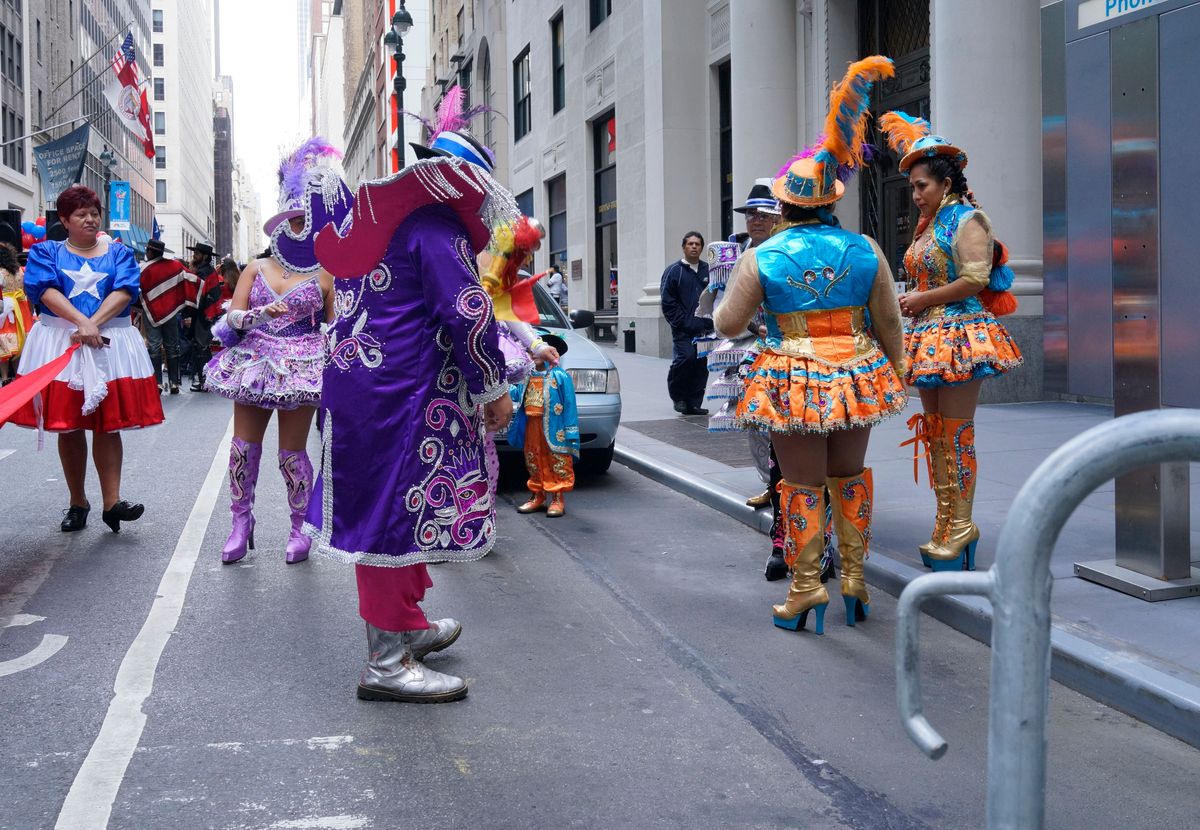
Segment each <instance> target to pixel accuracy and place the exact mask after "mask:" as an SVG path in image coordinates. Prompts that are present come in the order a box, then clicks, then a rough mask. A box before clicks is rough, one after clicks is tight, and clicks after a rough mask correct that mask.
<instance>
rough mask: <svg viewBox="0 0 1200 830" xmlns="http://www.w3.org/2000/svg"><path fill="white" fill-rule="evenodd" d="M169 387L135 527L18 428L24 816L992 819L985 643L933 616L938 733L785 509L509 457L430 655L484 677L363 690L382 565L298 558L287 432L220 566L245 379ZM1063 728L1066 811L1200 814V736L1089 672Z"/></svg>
mask: <svg viewBox="0 0 1200 830" xmlns="http://www.w3.org/2000/svg"><path fill="white" fill-rule="evenodd" d="M165 403H166V405H167V413H168V423H167V424H166V425H164V426H162V427H159V428H156V429H152V430H148V431H146V432H144V433H140V434H131V435H129V436H127V438H126V442H125V445H126V463H125V470H126V474H125V488H124V494H125V495H126V497H127V498H130V499H131V500H138V501H142V502H144V503H145V504H146V508H147V509H146V515H145V518H143V519H142V520H141V521H140V522H138V523H136V524H134V525H128V526H126V529H125V530H124V531H123V532H122V533H121V534H120V535H114V534H112V533H110V532H109V531H108V529H107V528H105V527H104V526H103V524H102V523H101V522H100V520H99V508H98V507H97V509H96V510H95V512H94V513H93V515H92V517H91V519H90V521H89V526H88V528H87V529H86V530H84V531H83V532H81V533H77V534H71V535H65V534H61V533H59V532H58V529H57V525H58V521H59V520H60V518H61V510H62V508H64V507H65V506H66V494H65V488H64V486H63V484H62V475H61V471H60V469H59V466H58V458H57V455H56V453H55V451H54V439H53V437H49V438H48V441H47V448H46V451H44V452H41V453H37V452H36V451H35V449H34V448H35V444H36V439H35V436H34V435H33V434H32V433H29V432H25V431H21V430H17V429H15V428H12V427H8V428H5V429H4V430H2V431H0V482H3V488H2V491H3V493H4V497H5V498H4V505H5V507H4V509H3V510H0V626H2V627H0V701H2V706H0V828H12V829H13V830H31V829H32V828H51V827H56V826H57V827H63V828H72V829H73V828H100V827H105V826H108V827H113V828H165V827H170V828H173V830H185V828H309V829H310V830H320V829H321V828H329V829H330V830H345V829H346V828H350V830H353V829H354V828H395V827H440V828H460V827H462V828H466V827H471V828H527V827H545V828H565V827H589V828H590V827H596V828H624V827H628V828H659V827H663V828H673V827H687V828H784V827H799V828H813V829H814V830H822V829H823V828H860V829H861V830H878V829H879V828H897V829H900V828H904V829H905V830H907V829H908V828H955V830H961V829H962V828H982V827H984V819H983V815H984V794H985V787H986V771H985V759H986V729H987V692H988V672H989V652H988V649H987V648H986V647H985V646H982V645H980V644H978V643H976V642H974V641H972V640H970V639H968V638H967V637H965V636H963V635H960V634H958V633H957V632H955V631H953V630H951V629H948V628H946V627H944V626H942V625H940V624H938V623H936V622H934V621H932V620H929V619H926V620H925V621H924V622H923V624H922V647H923V654H924V665H923V678H924V688H925V696H926V713H927V715H928V716H929V717H930V720H931V721H932V722H933V723H934V725H935V726H936V727H938V728H939V729H940V730H942V731H943V734H945V735H946V736H947V738H948V739H949V741H950V751H949V753H948V754H947V755H946V756H945V757H944V758H943V759H942V760H940V761H937V762H933V761H929V760H927V759H926V758H925V757H924V756H922V755H921V754H920V753H919V752H918V751H917V749H916V748H915V747H914V746H913V745H912V744H910V743H909V741H908V739H907V738H906V737H905V735H904V733H903V730H902V728H901V726H900V723H899V718H898V715H897V713H896V706H895V682H894V675H893V654H894V637H895V626H894V622H895V602H894V601H893V599H892V598H891V597H889V596H888V595H886V594H884V593H883V592H881V591H874V592H873V601H872V606H871V612H872V613H871V618H870V620H869V621H867V622H865V623H862V624H860V625H859V626H858V627H856V628H847V627H845V626H844V625H843V624H842V617H841V615H840V613H835V611H837V610H839V609H838V608H837V607H836V606H835V605H833V604H831V606H830V612H829V615H828V618H827V621H826V625H827V628H826V631H827V633H826V635H825V636H823V637H817V636H816V635H814V634H812V633H798V634H797V633H792V632H787V631H782V630H779V629H776V628H774V627H773V626H772V625H771V617H770V605H771V603H773V602H778V601H780V600H781V598H782V596H783V593H784V591H785V589H786V586H785V584H784V583H773V584H771V583H767V582H765V581H764V580H763V578H762V575H761V568H762V562H763V559H764V554H765V552H766V551H765V549H764V538H763V537H762V536H761V535H759V534H757V533H754V532H752V531H750V530H748V529H747V528H745V527H743V526H742V525H741V524H739V523H737V522H735V521H733V520H731V519H729V518H727V517H725V516H723V515H721V514H719V513H717V512H715V511H712V510H710V509H708V508H705V507H702V506H700V505H697V504H696V503H694V502H692V501H690V500H688V499H687V498H684V497H683V496H680V495H678V494H676V493H673V492H671V491H669V490H667V489H665V488H663V487H661V486H659V485H656V484H654V483H652V482H650V481H648V480H646V479H644V478H641V477H640V476H638V475H636V474H634V473H631V472H630V471H628V470H625V469H624V468H621V467H617V466H614V467H613V470H612V472H611V473H610V474H608V475H606V476H602V477H598V478H594V479H590V480H584V481H582V482H581V483H580V487H579V489H578V490H577V491H576V493H574V494H573V495H571V496H570V497H569V498H568V501H567V510H568V512H567V516H566V517H565V518H563V519H558V520H549V519H546V518H545V516H544V515H537V516H534V517H524V516H519V515H517V514H516V512H515V510H514V503H519V501H520V500H522V499H523V497H524V493H523V491H521V490H520V478H519V477H516V476H510V477H509V485H510V486H509V488H508V489H507V490H506V491H505V492H504V494H503V496H502V501H501V505H500V520H499V527H500V541H499V543H498V544H497V547H496V550H495V551H494V552H493V553H492V554H490V555H489V556H488V557H487V558H486V559H484V560H482V561H480V562H476V563H471V564H463V565H438V566H434V567H432V568H431V569H430V570H431V573H432V575H433V578H434V580H435V587H434V589H433V590H432V591H431V592H430V595H429V596H428V597H427V599H426V603H425V607H426V610H427V612H428V613H429V614H430V615H431V616H434V617H436V616H444V615H452V616H455V617H457V618H458V619H459V620H461V621H462V623H463V625H464V628H465V630H464V634H463V636H462V638H461V639H460V640H459V641H458V643H456V644H455V645H454V646H453V647H452V648H450V649H449V650H447V651H446V652H443V653H441V654H437V655H432V656H431V657H430V658H429V663H430V665H431V666H433V667H435V668H439V669H444V670H446V671H448V672H451V673H455V674H460V675H462V676H465V677H466V678H467V679H468V682H469V683H470V685H471V692H470V696H469V697H468V698H467V699H466V700H465V701H463V702H461V703H453V704H446V705H441V706H413V705H405V704H389V703H366V702H361V701H358V700H357V699H356V698H355V696H354V686H355V681H356V679H357V674H358V672H359V670H360V668H361V666H362V663H363V659H364V656H365V642H364V641H365V637H364V634H363V629H362V624H361V621H360V620H359V619H358V616H357V613H356V605H355V591H354V578H353V571H352V569H351V568H348V567H346V566H342V565H339V564H336V563H332V562H327V561H323V560H319V559H315V558H314V559H312V560H310V561H309V562H307V563H304V564H300V565H294V566H287V565H285V564H284V561H283V545H284V541H285V539H286V531H287V517H286V512H285V509H284V490H283V484H282V481H281V479H280V476H279V474H278V472H277V469H276V466H275V464H274V463H273V462H274V459H275V442H274V437H273V436H271V437H269V438H268V442H267V446H266V448H265V450H266V451H265V452H264V459H263V470H262V476H261V478H260V484H259V489H258V504H259V509H258V511H257V515H258V528H257V531H256V537H257V539H256V541H257V543H258V549H257V550H256V551H255V552H253V553H251V554H250V555H249V556H248V557H247V558H246V559H245V560H243V562H242V563H240V564H238V565H236V566H222V565H221V564H220V561H219V557H220V548H221V545H222V543H223V542H224V539H225V536H226V534H227V533H228V530H229V514H228V508H227V494H226V490H225V487H224V476H223V473H224V468H225V457H224V455H223V449H222V442H223V441H224V440H227V439H226V437H225V436H226V435H227V430H228V427H229V417H230V409H229V406H228V404H227V402H225V401H223V400H220V399H218V398H214V397H212V396H206V395H198V394H188V393H187V392H185V393H184V394H182V395H180V396H178V397H173V398H168V399H166V400H165ZM314 444H315V441H314ZM383 449H384V448H381V450H383ZM91 493H92V498H93V500H94V503H96V504H98V502H99V492H98V487H96V486H95V484H94V474H93V485H92V491H91ZM830 587H831V588H832V587H834V583H831V585H830ZM835 601H836V597H835ZM837 606H840V603H837ZM810 625H811V623H810ZM1049 751H1050V761H1049V784H1048V795H1047V827H1050V828H1056V829H1070V828H1080V830H1101V829H1102V828H1121V830H1130V828H1151V827H1155V828H1157V827H1162V826H1174V827H1188V826H1195V808H1194V795H1195V792H1196V783H1197V780H1200V752H1197V751H1196V750H1193V749H1191V748H1189V747H1187V746H1186V745H1184V744H1182V743H1180V742H1178V741H1175V740H1173V739H1171V738H1168V737H1165V736H1164V735H1162V734H1161V733H1159V732H1156V731H1155V730H1153V729H1151V728H1149V727H1146V726H1143V725H1141V724H1139V723H1138V722H1136V721H1134V720H1132V719H1130V718H1128V717H1126V716H1124V715H1122V714H1120V713H1118V712H1116V711H1114V710H1112V709H1109V708H1106V707H1104V706H1102V705H1099V704H1097V703H1095V702H1093V701H1091V700H1089V699H1087V698H1084V697H1082V696H1080V695H1078V694H1076V693H1074V692H1071V691H1069V690H1066V689H1064V688H1062V687H1059V686H1055V687H1054V688H1053V690H1052V719H1051V725H1050V731H1049Z"/></svg>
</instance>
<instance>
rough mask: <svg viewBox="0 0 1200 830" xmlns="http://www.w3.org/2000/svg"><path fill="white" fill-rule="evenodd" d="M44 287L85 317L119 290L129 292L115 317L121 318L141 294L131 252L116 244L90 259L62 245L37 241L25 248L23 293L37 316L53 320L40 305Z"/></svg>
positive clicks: (89, 315)
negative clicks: (27, 257) (125, 302)
mask: <svg viewBox="0 0 1200 830" xmlns="http://www.w3.org/2000/svg"><path fill="white" fill-rule="evenodd" d="M47 288H57V289H58V290H59V291H61V292H62V293H63V296H64V297H66V298H67V299H68V300H70V302H71V305H73V306H75V308H77V309H78V310H79V311H80V312H81V313H82V314H85V315H86V316H88V317H91V316H92V315H93V314H95V313H96V311H97V310H99V308H100V304H101V303H103V302H104V298H105V297H107V296H108V295H109V294H111V293H112V292H114V291H118V290H121V289H123V290H125V291H128V292H129V298H130V303H129V305H127V306H125V308H123V309H121V311H120V312H118V313H117V315H116V316H117V317H125V316H127V315H128V314H129V307H130V306H132V305H133V301H135V300H137V298H138V295H139V294H140V293H141V272H140V271H139V270H138V266H137V261H136V260H134V258H133V252H132V251H130V250H129V249H128V248H126V247H125V246H124V245H122V244H120V243H118V242H112V243H109V246H108V251H107V253H105V254H104V255H103V256H97V257H91V258H90V259H89V258H87V257H81V256H79V255H78V254H75V253H72V252H71V251H70V250H69V249H68V248H67V243H65V242H50V241H46V242H39V243H37V244H36V245H34V246H33V247H32V248H30V249H29V262H28V263H27V264H26V265H25V293H26V294H28V295H29V300H30V302H32V303H33V304H34V305H36V306H37V309H38V313H39V314H49V315H50V316H51V317H55V316H57V315H56V314H55V313H54V312H53V311H51V310H50V309H48V308H46V306H44V305H43V304H42V302H41V300H42V293H43V292H44V291H45V290H46V289H47Z"/></svg>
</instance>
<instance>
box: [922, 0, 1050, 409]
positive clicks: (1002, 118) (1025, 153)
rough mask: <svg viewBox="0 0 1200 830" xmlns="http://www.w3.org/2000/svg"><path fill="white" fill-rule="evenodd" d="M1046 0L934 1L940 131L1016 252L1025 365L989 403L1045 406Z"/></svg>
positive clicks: (991, 389) (991, 393) (1008, 321)
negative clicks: (958, 152) (957, 149)
mask: <svg viewBox="0 0 1200 830" xmlns="http://www.w3.org/2000/svg"><path fill="white" fill-rule="evenodd" d="M1040 11H1041V10H1040V5H1039V2H1038V0H1005V2H1002V3H997V2H994V0H931V7H930V12H931V14H930V45H931V49H930V51H931V55H932V61H931V63H932V66H931V70H932V78H931V81H930V97H931V105H932V110H933V128H934V129H935V130H936V131H937V132H938V133H940V134H942V135H944V136H946V138H948V139H949V140H951V141H953V142H955V143H956V144H959V145H960V146H961V147H962V148H963V149H964V150H965V151H966V152H967V155H968V157H969V160H970V163H969V164H968V166H967V169H966V174H967V181H968V183H969V185H970V187H971V189H972V190H973V191H974V192H975V195H976V196H977V197H978V199H979V202H980V206H981V207H982V208H983V209H984V211H986V212H987V214H988V216H989V217H991V219H992V222H993V224H994V225H995V228H996V235H997V236H998V237H999V238H1000V239H1001V240H1003V242H1004V243H1005V244H1006V245H1007V246H1008V250H1009V257H1010V263H1009V264H1010V265H1011V266H1012V269H1013V272H1014V273H1015V274H1016V282H1015V284H1014V286H1013V293H1014V294H1016V295H1017V300H1018V303H1019V308H1018V310H1017V313H1016V314H1014V315H1013V316H1011V317H1005V318H1004V324H1005V326H1007V328H1008V330H1009V332H1010V333H1011V334H1012V336H1013V338H1014V339H1015V340H1016V341H1017V344H1018V345H1019V346H1020V347H1021V351H1022V352H1023V353H1024V356H1025V365H1024V366H1023V367H1022V368H1021V369H1019V370H1017V371H1014V372H1010V373H1009V374H1007V375H1005V376H1004V377H1003V378H999V379H996V380H992V381H989V382H988V383H985V384H984V388H983V392H982V393H981V396H980V401H981V402H982V403H1000V402H1010V401H1022V400H1025V401H1027V400H1041V398H1042V371H1043V359H1042V355H1043V348H1042V339H1043V325H1042V133H1041V129H1042V125H1041V118H1042V99H1041V94H1042V90H1041V14H1040Z"/></svg>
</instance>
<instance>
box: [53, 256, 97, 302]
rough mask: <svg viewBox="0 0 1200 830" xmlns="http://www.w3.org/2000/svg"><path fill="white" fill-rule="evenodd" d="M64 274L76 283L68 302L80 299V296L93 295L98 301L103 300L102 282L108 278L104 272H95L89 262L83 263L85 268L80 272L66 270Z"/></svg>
mask: <svg viewBox="0 0 1200 830" xmlns="http://www.w3.org/2000/svg"><path fill="white" fill-rule="evenodd" d="M63 273H64V274H66V275H67V276H68V277H70V278H71V279H72V280H74V282H75V285H74V287H73V288H72V289H71V293H70V294H69V295H68V296H67V299H68V300H70V299H73V298H75V297H78V296H79V295H80V294H91V295H92V296H93V297H95V298H96V299H97V300H99V299H101V297H100V280H102V279H104V278H105V277H107V276H108V274H107V273H105V272H104V271H93V270H92V265H91V263H89V262H85V263H83V267H82V268H80V269H79V270H78V271H71V270H69V269H67V268H64V269H63Z"/></svg>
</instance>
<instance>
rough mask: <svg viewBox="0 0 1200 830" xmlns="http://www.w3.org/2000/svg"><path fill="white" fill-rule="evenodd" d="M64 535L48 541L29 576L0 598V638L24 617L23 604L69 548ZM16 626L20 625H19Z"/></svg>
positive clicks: (36, 590)
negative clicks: (45, 548)
mask: <svg viewBox="0 0 1200 830" xmlns="http://www.w3.org/2000/svg"><path fill="white" fill-rule="evenodd" d="M64 535H66V534H59V535H58V536H59V538H57V539H56V540H53V541H48V542H47V544H46V547H47V548H48V550H47V551H46V552H45V553H43V554H42V555H41V556H40V557H38V559H37V560H36V561H35V562H34V564H33V566H32V567H31V568H30V573H29V576H27V577H25V579H24V580H22V581H21V582H19V583H17V584H16V585H14V586H13V588H12V590H11V591H9V592H8V593H6V594H4V595H3V596H0V637H3V636H4V631H5V629H7V628H9V627H10V626H11V625H13V624H14V623H13V620H16V619H17V618H19V617H24V616H25V615H23V614H22V613H21V612H22V611H23V610H24V608H25V603H27V602H29V600H30V598H31V597H32V596H33V595H34V594H36V593H37V592H38V589H39V588H41V587H42V583H43V582H45V581H46V577H48V576H49V575H50V571H51V569H53V568H54V564H55V563H56V562H58V560H59V559H61V558H62V555H63V554H64V553H66V552H67V550H68V549H69V548H70V547H71V545H72V543H73V540H72V539H64V538H62V536H64ZM16 624H17V625H20V624H21V623H16ZM26 624H27V623H26Z"/></svg>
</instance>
